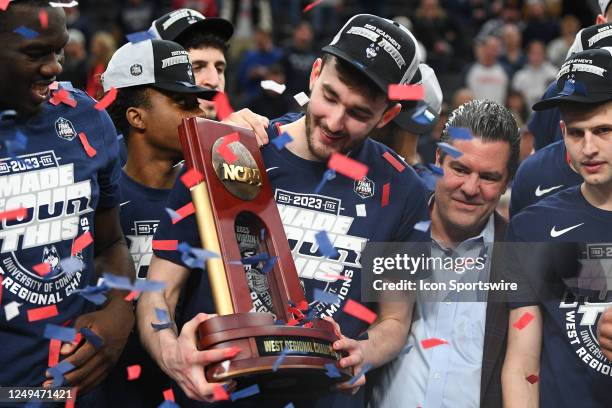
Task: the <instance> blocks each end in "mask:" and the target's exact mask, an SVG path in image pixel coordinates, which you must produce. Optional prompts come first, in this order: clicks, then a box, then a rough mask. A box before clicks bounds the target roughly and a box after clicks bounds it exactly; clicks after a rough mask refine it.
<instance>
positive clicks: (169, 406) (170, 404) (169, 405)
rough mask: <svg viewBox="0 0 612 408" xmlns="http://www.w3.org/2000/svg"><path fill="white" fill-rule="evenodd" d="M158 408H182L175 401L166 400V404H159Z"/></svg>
mask: <svg viewBox="0 0 612 408" xmlns="http://www.w3.org/2000/svg"><path fill="white" fill-rule="evenodd" d="M157 408H180V406H179V405H178V404H177V403H176V402H174V401H170V400H165V401H164V402H162V403H161V404H159V405H158V406H157Z"/></svg>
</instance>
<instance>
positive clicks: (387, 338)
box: [361, 318, 410, 368]
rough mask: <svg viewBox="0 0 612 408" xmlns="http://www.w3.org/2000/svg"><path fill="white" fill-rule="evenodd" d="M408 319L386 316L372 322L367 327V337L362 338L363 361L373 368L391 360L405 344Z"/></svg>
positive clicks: (408, 326)
mask: <svg viewBox="0 0 612 408" xmlns="http://www.w3.org/2000/svg"><path fill="white" fill-rule="evenodd" d="M409 328H410V321H406V322H402V321H399V320H397V319H395V318H387V319H384V320H381V321H380V322H378V323H374V325H372V327H370V329H368V339H367V340H362V341H361V343H362V345H363V346H364V363H369V364H372V366H373V368H376V367H380V366H382V365H383V364H386V363H388V362H389V361H391V360H393V359H394V358H395V357H396V356H397V355H398V354H399V353H400V351H401V350H402V349H403V348H404V346H405V345H406V338H407V336H408V330H409Z"/></svg>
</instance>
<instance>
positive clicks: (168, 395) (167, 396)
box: [164, 388, 174, 402]
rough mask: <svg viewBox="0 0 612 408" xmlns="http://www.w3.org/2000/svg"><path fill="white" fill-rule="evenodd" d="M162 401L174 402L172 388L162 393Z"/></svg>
mask: <svg viewBox="0 0 612 408" xmlns="http://www.w3.org/2000/svg"><path fill="white" fill-rule="evenodd" d="M164 400H165V401H172V402H174V391H173V390H172V388H168V389H167V390H165V391H164Z"/></svg>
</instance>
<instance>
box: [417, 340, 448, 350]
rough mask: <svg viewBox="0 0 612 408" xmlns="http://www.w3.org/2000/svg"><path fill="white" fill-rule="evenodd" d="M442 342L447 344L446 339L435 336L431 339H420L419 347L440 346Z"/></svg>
mask: <svg viewBox="0 0 612 408" xmlns="http://www.w3.org/2000/svg"><path fill="white" fill-rule="evenodd" d="M442 344H448V342H447V341H446V340H443V339H438V338H435V337H432V338H431V339H425V340H421V347H423V348H424V349H428V348H432V347H437V346H441V345H442Z"/></svg>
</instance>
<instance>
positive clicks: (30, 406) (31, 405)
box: [23, 400, 42, 408]
mask: <svg viewBox="0 0 612 408" xmlns="http://www.w3.org/2000/svg"><path fill="white" fill-rule="evenodd" d="M40 407H42V401H38V400H34V401H30V402H28V403H27V404H25V405H24V406H23V408H40Z"/></svg>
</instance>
